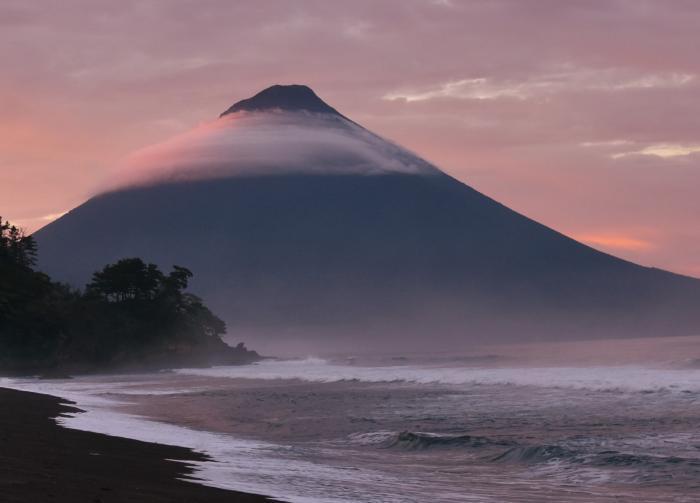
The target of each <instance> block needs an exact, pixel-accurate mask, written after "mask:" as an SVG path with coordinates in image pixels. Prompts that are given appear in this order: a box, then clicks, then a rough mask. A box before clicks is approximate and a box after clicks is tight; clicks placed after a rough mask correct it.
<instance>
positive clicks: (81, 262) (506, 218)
mask: <svg viewBox="0 0 700 503" xmlns="http://www.w3.org/2000/svg"><path fill="white" fill-rule="evenodd" d="M36 237H37V239H38V241H39V244H40V250H41V257H40V266H41V267H42V268H43V269H44V270H45V271H46V272H48V273H50V274H51V275H53V276H55V277H56V278H58V279H62V280H65V281H68V282H70V283H72V284H74V285H82V284H84V283H85V282H86V281H87V280H88V279H89V277H90V274H91V273H92V272H93V271H94V270H96V269H98V268H99V267H101V266H102V265H104V264H106V263H108V262H112V261H115V260H117V259H119V258H123V257H128V256H140V257H143V258H144V259H147V260H149V261H153V262H156V263H158V264H160V265H162V266H164V267H169V266H170V265H172V264H178V265H184V266H187V267H189V268H191V269H192V270H193V271H194V272H195V281H194V283H193V289H194V290H195V291H196V292H197V293H199V294H200V295H201V296H202V297H204V298H205V300H206V301H207V302H208V303H209V304H210V305H211V306H212V308H213V309H214V310H215V311H216V312H217V313H219V314H220V315H222V317H224V318H225V319H226V320H227V321H228V322H229V327H230V330H231V332H235V333H236V336H237V337H238V338H240V337H241V336H244V337H246V338H247V340H249V341H250V342H251V344H253V343H257V344H258V346H261V347H263V348H264V349H266V348H269V350H272V351H274V350H275V349H276V348H293V347H299V346H298V344H301V343H303V342H311V343H313V344H314V345H315V346H320V347H322V348H325V349H328V348H332V347H337V348H339V349H349V348H355V349H357V348H368V349H369V348H383V349H387V348H391V347H396V345H400V347H403V348H425V347H431V348H439V349H452V348H458V347H460V348H461V347H465V346H466V345H468V344H470V343H472V342H474V341H478V340H491V341H492V340H526V339H533V338H538V339H540V338H548V339H571V338H591V337H612V336H630V335H678V334H692V333H697V332H699V331H700V312H699V311H700V309H698V308H699V307H700V281H699V280H695V279H692V278H687V277H683V276H679V275H675V274H671V273H668V272H664V271H661V270H657V269H650V268H645V267H641V266H638V265H635V264H632V263H629V262H626V261H624V260H621V259H618V258H615V257H612V256H610V255H607V254H604V253H601V252H599V251H596V250H594V249H592V248H590V247H588V246H585V245H583V244H581V243H578V242H576V241H574V240H572V239H569V238H567V237H565V236H563V235H562V234H559V233H558V232H556V231H553V230H552V229H549V228H547V227H545V226H543V225H540V224H538V223H537V222H534V221H532V220H530V219H528V218H526V217H524V216H522V215H520V214H518V213H516V212H514V211H512V210H510V209H508V208H506V207H505V206H503V205H501V204H499V203H497V202H496V201H494V200H492V199H490V198H488V197H486V196H484V195H483V194H481V193H479V192H477V191H475V190H473V189H472V188H470V187H468V186H466V185H464V184H463V183H461V182H459V181H457V180H455V179H453V178H451V177H449V176H448V175H446V174H444V173H443V172H441V171H440V170H439V169H438V168H436V167H435V166H432V165H431V164H430V163H428V162H426V161H424V160H422V159H420V158H419V157H417V156H415V155H414V154H412V153H411V152H409V151H407V150H405V149H403V148H401V147H399V146H397V145H395V144H393V143H391V142H388V141H386V140H383V139H382V138H380V137H379V136H377V135H374V134H373V133H371V132H369V131H367V130H366V129H364V128H362V127H361V126H359V125H358V124H356V123H354V122H352V121H351V120H349V119H347V118H346V117H344V116H343V115H341V114H340V113H338V112H337V111H336V110H335V109H333V108H332V107H330V106H329V105H327V104H326V103H324V102H323V101H322V100H321V99H320V98H318V96H316V94H315V93H314V92H313V91H312V90H311V89H309V88H308V87H306V86H273V87H271V88H268V89H266V90H264V91H262V92H260V93H259V94H257V95H255V96H254V97H252V98H250V99H247V100H243V101H240V102H238V103H236V104H235V105H233V106H232V107H231V108H229V109H228V110H226V112H224V113H223V114H222V115H221V116H220V118H219V119H217V120H215V121H214V122H212V123H210V124H206V125H203V126H200V127H198V128H196V129H195V130H193V131H191V132H189V133H186V134H184V135H181V136H179V137H177V138H174V139H173V140H171V141H168V142H165V143H163V144H160V145H157V146H155V147H151V148H149V149H145V150H144V151H141V152H139V153H138V154H136V155H135V156H134V157H133V159H132V160H131V162H130V163H129V165H128V166H126V167H125V168H124V169H122V170H121V171H120V172H119V173H117V174H116V175H115V177H114V178H113V180H112V181H111V184H110V186H109V187H108V188H107V189H105V190H104V191H103V192H102V193H101V194H99V195H97V196H95V197H93V198H92V199H90V200H89V201H87V202H86V203H84V204H82V205H80V206H78V207H77V208H75V209H74V210H72V211H71V212H69V213H68V214H66V215H65V216H63V217H62V218H60V219H59V220H57V221H55V222H53V223H51V224H50V225H48V226H46V227H45V228H43V229H41V230H40V231H38V232H37V233H36ZM303 347H304V348H308V345H306V346H303Z"/></svg>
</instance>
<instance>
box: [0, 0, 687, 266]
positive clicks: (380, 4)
mask: <svg viewBox="0 0 700 503" xmlns="http://www.w3.org/2000/svg"><path fill="white" fill-rule="evenodd" d="M698 27H700V2H697V1H695V0H688V1H683V0H674V1H672V2H671V1H661V0H659V1H653V2H652V1H645V0H619V1H614V0H605V1H603V0H601V1H592V0H591V1H584V0H580V1H577V0H568V1H561V0H532V1H526V0H512V1H505V0H504V1H499V0H488V1H486V0H484V1H476V0H475V1H465V2H460V1H458V0H442V1H440V0H435V1H430V0H422V1H418V0H400V1H398V0H397V1H377V0H371V1H353V2H335V1H306V2H304V1H302V2H288V1H278V2H273V1H262V0H256V1H255V2H252V1H251V2H231V1H228V0H210V1H207V0H198V1H184V0H136V1H131V0H122V1H119V2H113V1H96V0H84V1H78V0H62V1H61V2H55V1H48V0H47V1H32V2H26V1H15V0H4V1H3V2H2V3H0V64H1V68H2V73H1V74H0V97H2V99H1V101H0V173H1V174H2V183H1V184H0V202H1V204H0V214H2V215H3V216H4V217H7V218H9V219H11V220H13V221H15V222H17V223H19V224H21V225H24V226H25V227H26V228H27V229H29V230H33V229H36V228H38V227H40V226H41V225H44V224H45V223H47V222H48V221H50V220H51V219H52V218H55V217H56V216H57V215H60V214H61V213H62V212H64V211H66V210H68V209H70V208H72V207H74V206H76V205H78V204H80V203H81V202H83V201H84V200H85V199H86V198H87V197H89V196H90V195H91V194H93V193H94V190H95V188H96V187H98V186H99V185H100V183H101V182H102V181H103V179H104V177H105V175H106V173H107V172H108V171H109V170H112V169H114V167H115V166H116V165H118V164H119V163H120V162H121V161H122V160H123V159H124V158H125V157H126V156H127V155H128V154H129V153H130V152H132V151H134V150H136V149H138V148H141V147H144V146H147V145H149V144H153V143H156V142H159V141H162V140H164V139H167V138H168V137H170V136H173V135H175V134H178V133H181V132H183V131H186V130H188V129H190V128H191V127H193V126H196V125H197V124H199V123H201V122H203V121H207V120H210V119H212V118H214V117H216V116H217V115H218V114H219V113H220V112H222V111H223V110H225V109H226V108H227V107H228V106H229V105H231V104H232V103H233V102H235V101H238V100H239V99H242V98H246V97H249V96H250V95H252V94H254V93H255V92H257V91H259V90H261V89H262V88H264V87H267V86H269V85H271V84H275V83H300V84H307V85H309V86H311V87H312V88H314V90H316V92H317V93H318V94H319V95H320V96H321V97H322V98H323V99H325V100H326V101H327V102H328V103H329V104H331V106H333V107H335V108H337V109H338V110H339V111H340V112H341V113H344V114H345V115H347V116H349V117H351V118H352V119H354V120H356V121H357V122H359V123H361V124H363V125H364V126H366V127H368V128H369V129H371V130H373V131H374V132H376V133H378V134H380V135H382V136H385V137H387V138H390V139H392V140H394V141H397V142H398V143H400V144H402V145H403V146H405V147H407V148H409V149H411V150H413V151H415V152H417V153H418V154H420V155H421V156H423V157H425V158H426V159H428V160H429V161H431V162H433V163H434V164H436V165H438V166H439V167H441V168H442V169H444V170H445V171H447V172H448V173H450V174H451V175H453V176H455V177H456V178H458V179H460V180H462V181H464V182H466V183H467V184H469V185H471V186H473V187H474V188H476V189H478V190H480V191H482V192H484V193H486V194H488V195H490V196H491V197H494V198H495V199H497V200H499V201H501V202H503V203H504V204H506V205H508V206H510V207H511V208H513V209H515V210H517V211H520V212H522V213H524V214H526V215H528V216H530V217H532V218H534V219H536V220H539V221H540V222H542V223H544V224H547V225H549V226H552V227H554V228H556V229H557V230H559V231H561V232H564V233H565V234H568V235H571V236H573V237H575V238H577V239H580V240H582V241H584V242H587V243H589V244H591V245H593V246H595V247H597V248H599V249H602V250H605V251H608V252H611V253H613V254H616V255H619V256H622V257H624V258H628V259H631V260H634V261H637V262H639V263H642V264H644V265H653V266H658V267H663V268H667V269H671V270H673V271H677V272H682V273H686V274H693V275H696V276H700V225H698V217H700V57H698V54H700V30H699V29H698Z"/></svg>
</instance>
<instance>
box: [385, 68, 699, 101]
mask: <svg viewBox="0 0 700 503" xmlns="http://www.w3.org/2000/svg"><path fill="white" fill-rule="evenodd" d="M693 80H695V75H691V74H686V73H668V74H648V75H634V74H629V72H624V71H621V70H617V69H608V70H594V69H570V70H565V71H561V72H555V73H547V74H543V75H536V76H533V77H530V78H527V79H523V80H503V79H497V78H491V77H476V78H467V79H461V80H453V81H448V82H445V83H442V84H438V85H436V86H433V87H431V88H428V89H424V90H400V91H394V92H390V93H387V94H385V95H384V97H383V98H384V99H385V100H388V101H394V100H404V101H407V102H413V101H427V100H432V99H436V98H454V99H472V100H493V99H498V98H516V99H521V100H524V99H528V98H532V97H537V96H541V95H547V94H554V93H558V92H563V91H607V92H614V91H624V90H633V89H653V88H675V87H682V86H685V85H687V84H689V83H691V82H693Z"/></svg>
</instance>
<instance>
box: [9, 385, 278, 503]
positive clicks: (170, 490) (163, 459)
mask: <svg viewBox="0 0 700 503" xmlns="http://www.w3.org/2000/svg"><path fill="white" fill-rule="evenodd" d="M76 410H77V409H75V408H74V407H71V406H70V405H69V404H68V403H66V402H65V401H62V400H61V399H59V398H55V397H51V396H48V395H40V394H36V393H27V392H22V391H15V390H10V389H5V388H0V466H1V467H2V468H1V469H0V500H1V501H2V502H3V503H14V502H22V503H29V502H36V503H39V502H52V503H63V502H65V503H83V502H90V503H122V502H129V503H141V502H143V503H165V502H168V503H176V502H177V503H200V502H201V503H203V502H207V503H218V502H227V503H266V502H267V503H269V502H271V501H273V500H270V499H268V498H266V497H263V496H258V495H254V494H246V493H240V492H234V491H227V490H223V489H216V488H212V487H207V486H203V485H199V484H196V483H193V482H186V481H184V480H180V479H182V478H183V477H188V476H190V475H192V470H191V469H190V468H189V467H188V465H187V463H188V462H191V461H199V460H205V459H206V457H205V456H204V455H202V454H199V453H196V452H194V451H191V450H190V449H186V448H183V447H174V446H166V445H160V444H151V443H147V442H139V441H136V440H129V439H124V438H118V437H111V436H108V435H101V434H97V433H89V432H84V431H77V430H71V429H68V428H63V427H61V426H59V425H57V424H56V421H55V418H56V417H58V416H59V415H61V414H65V413H68V412H75V411H76Z"/></svg>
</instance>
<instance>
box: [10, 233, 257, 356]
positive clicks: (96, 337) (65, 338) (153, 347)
mask: <svg viewBox="0 0 700 503" xmlns="http://www.w3.org/2000/svg"><path fill="white" fill-rule="evenodd" d="M36 256H37V246H36V243H35V242H34V239H33V238H32V237H31V236H25V235H24V233H23V232H22V231H21V229H18V228H17V227H15V226H12V225H10V224H9V223H8V222H6V221H5V222H4V221H3V220H2V219H0V368H6V369H7V368H11V367H17V368H34V367H36V368H47V367H52V366H53V367H65V366H69V367H70V366H74V367H75V366H80V365H82V366H99V365H102V366H103V367H104V366H110V365H111V366H114V365H119V364H126V363H129V362H133V361H136V360H138V359H144V358H147V357H149V356H153V355H163V354H168V353H170V354H176V353H178V352H180V353H183V352H184V353H186V352H187V351H189V350H192V349H193V348H210V349H212V348H213V349H214V350H216V351H226V350H231V351H233V349H232V348H230V347H228V346H227V345H226V344H224V343H223V342H222V341H221V338H220V336H221V335H222V334H224V333H225V332H226V326H225V324H224V322H223V321H222V320H221V319H219V318H218V317H217V316H215V315H214V314H213V313H212V312H211V311H210V310H209V309H208V308H207V307H206V306H205V305H204V303H203V302H202V300H201V299H199V298H198V297H196V296H195V295H192V294H191V293H187V292H185V290H186V289H187V287H188V284H189V280H190V279H191V278H192V272H190V271H189V270H188V269H186V268H184V267H180V266H174V267H173V269H172V270H171V271H170V272H169V273H168V274H165V273H163V272H162V271H161V270H160V269H159V268H158V266H156V265H155V264H147V263H145V262H144V261H143V260H141V259H139V258H126V259H123V260H120V261H118V262H117V263H115V264H111V265H107V266H106V267H104V268H103V269H102V270H100V271H97V272H96V273H95V274H94V275H93V278H92V281H91V282H90V283H89V284H88V285H87V286H86V288H85V291H84V292H80V291H77V290H73V289H71V288H69V287H68V286H66V285H63V284H60V283H56V282H54V281H52V280H51V279H50V278H49V277H48V276H47V275H45V274H43V273H41V272H38V271H35V270H34V269H33V266H34V264H35V263H36ZM243 352H244V353H246V352H245V350H244V351H243Z"/></svg>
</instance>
